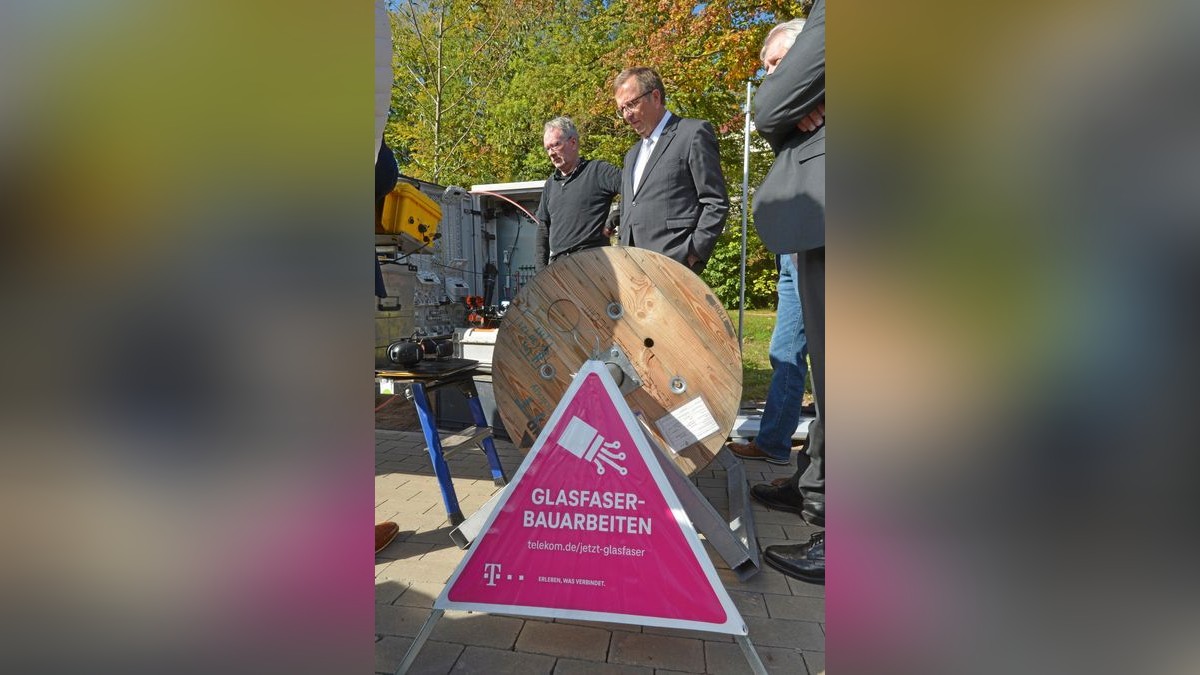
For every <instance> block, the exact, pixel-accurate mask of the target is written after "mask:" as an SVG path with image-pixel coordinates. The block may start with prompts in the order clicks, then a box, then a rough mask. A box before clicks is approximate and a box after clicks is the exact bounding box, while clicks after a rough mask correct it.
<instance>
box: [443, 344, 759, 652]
mask: <svg viewBox="0 0 1200 675" xmlns="http://www.w3.org/2000/svg"><path fill="white" fill-rule="evenodd" d="M653 452H654V450H652V449H651V447H650V445H649V443H648V442H647V440H646V437H645V436H644V435H643V432H642V430H641V428H640V427H639V426H638V422H637V420H636V419H635V418H634V415H633V412H632V411H631V410H630V409H629V406H628V404H626V402H625V399H624V398H623V397H622V396H621V394H620V392H619V391H618V389H617V385H616V383H615V382H613V379H612V376H611V375H609V374H608V372H607V370H606V369H605V367H604V365H603V364H602V363H600V362H599V361H588V362H587V363H585V364H584V365H583V367H582V368H581V369H580V372H579V374H578V375H576V376H575V379H574V380H573V381H572V383H571V386H570V388H568V389H567V392H566V394H564V395H563V399H562V401H560V402H559V404H558V407H557V408H556V409H555V410H554V413H553V414H552V415H551V416H550V420H549V422H548V423H547V424H546V427H545V428H544V429H543V431H542V433H541V435H540V436H539V437H538V439H537V441H536V442H535V443H534V445H533V449H532V450H530V452H529V454H528V455H527V456H526V457H525V461H523V462H522V463H521V467H520V468H519V469H518V470H517V473H516V475H515V476H514V477H513V482H512V483H511V484H509V486H508V487H507V488H505V492H504V494H503V495H502V497H501V499H500V503H499V505H498V506H497V507H496V509H495V510H494V511H493V512H492V514H491V516H490V518H489V520H488V523H487V525H485V526H484V528H483V530H482V534H481V535H480V537H479V538H478V539H476V540H475V542H474V544H473V545H472V546H471V549H470V550H469V551H468V552H467V555H466V557H465V558H464V559H463V561H462V562H461V563H460V564H459V566H458V569H456V570H455V571H454V575H453V576H451V577H450V581H449V583H447V584H446V588H445V589H444V590H443V591H442V594H441V596H440V597H439V598H438V599H437V601H436V602H435V603H434V607H435V608H437V609H467V610H476V611H482V612H499V613H507V614H522V615H528V616H543V617H561V618H570V619H587V620H595V621H610V622H619V623H632V624H638V625H643V626H667V627H674V628H690V629H697V630H708V631H714V632H720V633H729V634H734V635H745V634H746V625H745V622H744V621H743V620H742V617H741V615H740V614H739V613H738V611H737V609H736V608H735V607H734V605H733V601H732V600H731V599H730V597H729V594H728V593H727V592H726V591H725V587H724V586H723V585H722V584H721V582H720V580H719V579H718V578H717V573H716V570H715V569H714V568H713V566H712V562H711V561H710V560H709V558H708V555H707V554H706V553H705V551H704V548H703V547H702V546H701V544H700V539H699V537H698V536H697V535H696V530H695V528H693V527H692V524H691V522H690V521H689V520H688V518H687V515H686V514H685V513H684V510H683V507H682V506H681V505H680V503H679V499H678V498H677V497H676V496H675V493H674V491H673V490H672V489H671V487H670V485H669V483H668V482H667V478H666V476H665V475H664V474H663V470H662V467H660V466H659V464H658V462H657V461H656V459H655V457H654V455H653V454H652V453H653Z"/></svg>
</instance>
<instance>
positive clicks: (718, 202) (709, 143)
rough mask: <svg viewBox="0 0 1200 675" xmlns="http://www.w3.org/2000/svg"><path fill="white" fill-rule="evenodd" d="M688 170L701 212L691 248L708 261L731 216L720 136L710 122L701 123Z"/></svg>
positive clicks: (694, 137)
mask: <svg viewBox="0 0 1200 675" xmlns="http://www.w3.org/2000/svg"><path fill="white" fill-rule="evenodd" d="M688 169H689V170H690V171H691V174H692V181H693V182H694V183H695V185H696V196H697V197H698V198H699V201H700V209H701V210H700V218H699V220H697V221H696V231H695V232H694V233H692V241H691V248H692V252H694V253H695V254H696V255H697V256H699V257H700V259H701V260H708V256H709V255H711V254H712V250H713V248H714V247H715V246H716V245H717V237H720V236H721V232H723V231H724V230H725V217H726V216H727V215H728V214H729V194H728V193H727V192H726V190H725V175H724V174H722V173H721V153H720V151H719V150H718V148H717V135H716V134H715V133H714V132H713V128H712V125H711V124H709V123H708V122H701V123H700V128H699V129H697V130H696V133H695V134H694V135H693V136H692V147H691V149H690V152H689V153H688Z"/></svg>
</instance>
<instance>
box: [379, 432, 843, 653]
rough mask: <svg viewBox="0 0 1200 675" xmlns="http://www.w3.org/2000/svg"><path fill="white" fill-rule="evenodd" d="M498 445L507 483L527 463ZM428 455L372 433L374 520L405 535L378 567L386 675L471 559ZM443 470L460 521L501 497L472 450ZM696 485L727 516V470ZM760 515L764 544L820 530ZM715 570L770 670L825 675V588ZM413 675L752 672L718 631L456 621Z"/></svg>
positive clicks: (444, 624) (414, 438)
mask: <svg viewBox="0 0 1200 675" xmlns="http://www.w3.org/2000/svg"><path fill="white" fill-rule="evenodd" d="M496 446H497V449H498V450H499V452H500V458H501V461H502V462H503V463H504V467H505V469H506V470H507V471H508V473H509V474H510V475H511V474H512V473H513V472H514V471H515V470H516V467H517V466H518V465H519V464H520V462H521V455H520V453H518V452H517V451H516V449H515V448H513V446H512V445H511V444H510V443H506V442H503V441H497V442H496ZM424 447H425V442H424V438H423V437H422V436H421V434H420V433H416V432H406V431H382V430H381V431H376V432H375V464H376V468H375V519H376V521H380V520H394V521H395V522H396V523H397V524H398V525H400V535H399V536H398V537H397V538H396V541H395V542H393V543H392V544H391V546H389V547H388V548H386V549H384V551H383V552H382V553H381V554H379V555H378V556H377V557H376V558H375V634H376V635H375V639H376V642H375V670H376V671H378V672H381V673H389V674H390V673H393V672H394V671H395V669H396V667H397V666H398V665H399V664H400V660H401V659H402V658H403V657H404V652H405V650H407V649H408V646H409V645H410V644H411V643H412V638H413V636H415V635H416V633H417V631H418V630H419V629H420V627H421V624H422V623H424V621H425V619H426V618H428V616H429V612H430V607H431V605H432V603H433V599H434V598H435V597H436V596H437V595H438V594H439V593H440V592H441V590H442V586H443V585H444V584H445V583H446V581H447V580H448V579H449V578H450V574H451V573H452V572H453V571H454V568H455V566H456V565H458V563H459V561H460V560H462V557H463V555H465V553H466V552H465V551H462V550H460V549H459V548H458V547H456V546H455V545H454V544H453V542H451V541H450V537H449V532H450V529H451V528H450V522H449V521H448V520H447V519H446V513H445V511H444V510H443V508H442V499H441V493H440V492H439V491H438V486H437V480H436V479H435V478H434V477H433V470H432V469H431V468H430V465H429V458H428V456H427V455H426V454H425V452H424ZM447 462H448V463H449V465H450V473H451V475H453V476H454V489H455V491H456V492H457V493H458V498H459V502H460V503H461V505H462V509H463V513H466V514H468V515H469V514H471V513H474V511H475V510H476V509H478V508H479V507H480V506H481V505H482V504H483V503H484V502H485V501H487V500H488V498H490V497H491V496H492V494H494V492H495V491H496V490H498V489H499V488H497V487H495V486H493V485H492V481H491V474H490V473H489V472H488V468H487V462H486V460H485V459H484V456H483V453H482V452H479V451H477V450H474V449H471V448H464V449H463V450H461V451H459V452H458V453H455V454H454V455H452V456H451V457H450V458H449V459H448V460H447ZM746 473H747V479H748V480H749V482H751V483H759V482H763V481H765V480H771V479H774V478H776V477H778V476H781V475H787V474H789V473H791V469H789V468H788V467H780V466H774V465H772V464H767V463H766V462H748V463H747V465H746ZM694 479H695V481H696V483H697V485H699V486H700V489H701V491H703V492H704V493H705V495H706V496H707V497H708V498H709V500H710V501H711V502H712V503H713V506H715V507H716V508H717V509H718V510H719V511H722V512H724V511H725V510H726V509H727V506H728V505H727V499H726V496H725V472H724V471H722V470H719V469H718V470H706V471H701V472H700V473H698V474H697V475H696V476H695V477H694ZM754 509H755V510H754V519H755V523H756V525H757V529H758V538H759V543H760V545H761V546H764V547H765V546H769V545H771V544H777V543H795V542H797V541H805V540H807V539H808V536H809V535H810V534H812V533H813V532H815V531H816V530H815V528H813V527H811V526H809V525H807V524H806V523H805V522H804V521H802V520H800V518H799V516H795V515H792V514H789V513H780V512H776V511H768V510H766V509H764V508H761V507H759V506H758V505H755V507H754ZM710 553H711V551H710ZM712 560H713V564H714V565H715V566H716V568H717V572H718V574H719V575H720V577H721V580H722V581H723V582H724V583H725V587H726V588H727V589H728V590H729V594H730V595H731V596H732V597H733V600H734V602H735V603H736V604H737V607H738V610H739V611H740V612H741V613H742V616H743V617H744V618H745V619H746V624H747V626H748V627H749V629H750V639H751V640H752V641H753V642H754V645H755V647H757V648H758V653H759V656H760V657H761V658H762V660H763V663H764V664H766V667H767V671H768V672H771V673H794V674H797V675H805V674H806V673H808V674H811V675H817V674H818V673H820V672H822V671H824V669H825V587H824V586H816V585H812V584H807V583H804V582H800V581H795V580H793V579H789V578H787V577H785V576H783V575H782V574H779V573H778V572H776V571H775V570H773V569H771V568H769V567H768V568H764V569H763V571H762V572H760V573H759V574H758V575H757V576H755V577H754V578H752V579H751V580H750V581H748V582H744V583H743V582H739V581H738V580H737V577H735V576H734V575H733V573H732V572H731V571H730V570H729V569H728V566H727V565H725V562H724V561H723V560H721V558H720V557H719V556H717V555H715V554H712ZM412 672H414V673H484V674H487V675H503V674H506V673H511V674H512V675H534V674H536V673H587V674H592V673H597V674H600V675H604V674H607V673H613V674H617V673H622V674H623V673H631V674H632V673H642V674H645V675H651V674H652V673H653V674H655V675H666V674H668V673H712V674H713V675H718V674H720V675H725V674H726V673H748V672H750V670H749V667H748V666H747V665H746V661H745V658H744V657H743V656H742V653H741V650H739V649H738V646H737V644H736V643H735V642H734V641H733V638H732V637H730V636H726V635H720V634H717V633H703V632H696V631H686V630H676V629H668V628H643V627H639V626H628V625H624V624H603V623H596V622H584V621H568V620H563V619H558V620H548V619H523V618H520V617H513V616H502V615H488V614H477V613H468V612H454V611H448V612H446V615H445V616H444V617H443V618H442V620H441V621H440V622H439V623H438V625H437V628H435V629H434V631H433V635H432V636H431V637H430V639H429V641H428V642H426V643H425V647H424V648H423V649H422V650H421V655H420V657H419V658H418V659H417V662H416V664H415V665H414V667H413V670H412Z"/></svg>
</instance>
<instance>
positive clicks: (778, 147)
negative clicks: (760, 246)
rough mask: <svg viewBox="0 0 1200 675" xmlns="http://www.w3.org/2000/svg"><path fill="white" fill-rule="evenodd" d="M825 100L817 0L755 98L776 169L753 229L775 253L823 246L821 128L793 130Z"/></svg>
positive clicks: (758, 202)
mask: <svg viewBox="0 0 1200 675" xmlns="http://www.w3.org/2000/svg"><path fill="white" fill-rule="evenodd" d="M824 100H825V0H817V1H816V2H815V3H814V4H813V8H812V11H811V12H809V14H808V20H807V21H806V22H805V24H804V30H802V31H800V34H799V35H797V36H796V43H795V44H793V45H792V48H791V49H790V50H788V53H787V55H786V56H784V57H783V60H782V61H780V62H779V67H778V68H776V69H775V72H774V73H771V74H770V75H768V76H767V77H766V78H765V79H763V83H762V86H760V87H759V88H758V93H756V94H755V95H754V126H755V127H756V128H757V129H758V133H759V134H761V135H762V137H763V138H765V139H766V140H767V143H769V144H770V145H771V149H772V150H774V151H775V163H774V164H773V165H772V166H771V171H770V172H769V173H768V174H767V177H766V178H765V179H764V180H763V183H762V185H761V186H759V188H758V190H757V191H756V192H755V194H754V225H755V227H757V228H758V235H759V237H760V238H762V240H763V243H764V244H766V246H767V248H768V249H769V250H770V251H771V252H773V253H797V252H799V251H807V250H810V249H815V248H821V247H823V246H824V245H825V125H824V124H822V125H821V126H820V127H819V128H817V130H816V131H812V132H808V133H805V132H802V131H800V130H799V129H797V128H796V125H797V124H798V123H799V122H800V120H802V119H804V116H805V115H807V114H808V113H809V112H810V111H811V110H812V109H813V108H815V107H816V105H817V104H818V103H820V102H822V101H824Z"/></svg>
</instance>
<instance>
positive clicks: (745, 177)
mask: <svg viewBox="0 0 1200 675" xmlns="http://www.w3.org/2000/svg"><path fill="white" fill-rule="evenodd" d="M742 112H744V113H746V142H745V145H744V146H743V149H742V272H741V279H740V281H739V284H738V347H741V346H742V328H743V326H744V325H745V322H746V226H747V223H748V220H749V214H750V80H746V107H745V108H743V109H742Z"/></svg>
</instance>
